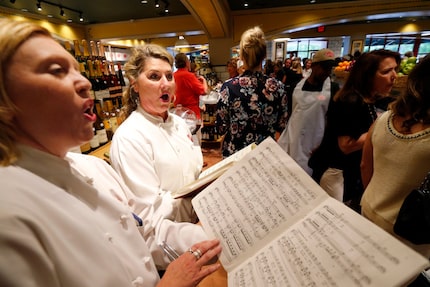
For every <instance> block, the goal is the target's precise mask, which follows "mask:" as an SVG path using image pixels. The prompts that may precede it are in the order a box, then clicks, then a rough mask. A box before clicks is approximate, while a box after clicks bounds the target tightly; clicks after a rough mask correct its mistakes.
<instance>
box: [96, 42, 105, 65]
mask: <svg viewBox="0 0 430 287" xmlns="http://www.w3.org/2000/svg"><path fill="white" fill-rule="evenodd" d="M97 50H98V52H99V60H100V61H106V55H105V47H104V46H103V44H102V43H101V42H97Z"/></svg>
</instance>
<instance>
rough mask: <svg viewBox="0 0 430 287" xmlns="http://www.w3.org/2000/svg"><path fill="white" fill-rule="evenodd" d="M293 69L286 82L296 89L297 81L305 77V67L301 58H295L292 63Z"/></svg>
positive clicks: (292, 88)
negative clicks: (303, 67)
mask: <svg viewBox="0 0 430 287" xmlns="http://www.w3.org/2000/svg"><path fill="white" fill-rule="evenodd" d="M291 71H292V72H293V73H290V74H289V75H288V76H287V77H286V79H285V81H286V84H287V85H288V86H289V87H290V89H291V91H294V88H295V87H296V85H297V83H298V82H300V80H301V79H303V69H302V64H301V61H300V58H295V59H294V60H293V62H292V63H291Z"/></svg>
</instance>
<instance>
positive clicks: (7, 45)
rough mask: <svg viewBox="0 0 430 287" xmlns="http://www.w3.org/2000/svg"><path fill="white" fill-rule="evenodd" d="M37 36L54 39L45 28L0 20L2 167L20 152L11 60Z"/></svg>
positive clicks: (0, 138) (0, 151)
mask: <svg viewBox="0 0 430 287" xmlns="http://www.w3.org/2000/svg"><path fill="white" fill-rule="evenodd" d="M35 35H45V36H48V37H52V36H51V34H50V32H49V31H48V30H46V29H45V28H43V27H41V26H39V25H37V24H35V23H32V22H26V21H15V20H11V19H0V51H1V53H0V79H1V81H0V165H1V166H8V165H10V164H12V163H14V162H15V161H16V160H17V159H18V157H19V152H18V149H17V148H16V134H15V126H14V120H13V118H14V116H15V113H16V111H17V108H16V106H15V105H14V104H13V102H12V99H11V98H12V97H13V95H8V94H7V92H6V90H7V85H8V83H7V82H6V75H7V73H8V68H9V67H10V64H11V59H12V57H13V56H14V55H15V53H16V50H17V49H18V48H19V47H20V46H21V45H22V44H23V43H24V42H25V41H27V40H28V39H30V38H32V37H33V36H35Z"/></svg>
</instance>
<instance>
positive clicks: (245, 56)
mask: <svg viewBox="0 0 430 287" xmlns="http://www.w3.org/2000/svg"><path fill="white" fill-rule="evenodd" d="M266 53H267V52H266V39H265V37H264V33H263V30H261V28H260V27H258V26H256V27H254V28H251V29H248V30H246V31H245V32H244V33H243V34H242V37H241V40H240V58H241V59H242V60H243V61H244V63H245V66H246V68H247V69H249V70H254V69H255V68H257V67H258V66H259V65H261V63H262V62H263V60H264V59H265V58H266Z"/></svg>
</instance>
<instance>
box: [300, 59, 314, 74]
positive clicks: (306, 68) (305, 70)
mask: <svg viewBox="0 0 430 287" xmlns="http://www.w3.org/2000/svg"><path fill="white" fill-rule="evenodd" d="M311 67H312V59H306V60H305V64H304V65H303V71H302V76H303V78H308V77H309V76H310V75H311V73H312V68H311Z"/></svg>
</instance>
